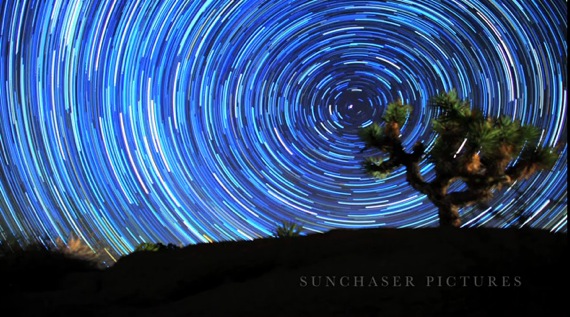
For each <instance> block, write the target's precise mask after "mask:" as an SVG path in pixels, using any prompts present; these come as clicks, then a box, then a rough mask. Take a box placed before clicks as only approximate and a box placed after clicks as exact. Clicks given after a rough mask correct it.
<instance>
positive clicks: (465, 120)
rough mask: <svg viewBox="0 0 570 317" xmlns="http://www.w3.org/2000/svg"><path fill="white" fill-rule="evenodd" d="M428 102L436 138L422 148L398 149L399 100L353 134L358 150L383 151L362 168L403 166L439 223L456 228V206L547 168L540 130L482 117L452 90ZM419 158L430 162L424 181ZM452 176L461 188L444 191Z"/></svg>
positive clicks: (551, 155)
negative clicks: (431, 168)
mask: <svg viewBox="0 0 570 317" xmlns="http://www.w3.org/2000/svg"><path fill="white" fill-rule="evenodd" d="M430 106H433V107H436V108H437V109H438V110H439V116H438V117H437V118H435V119H434V120H433V122H432V124H433V130H434V132H435V133H436V139H435V143H434V145H433V147H432V148H431V149H430V150H429V152H427V153H426V149H425V146H424V144H423V143H421V142H417V143H416V144H415V145H414V146H413V147H412V151H411V153H408V152H406V150H405V149H404V147H403V145H402V140H401V135H400V128H401V127H402V126H403V124H404V123H405V121H406V119H407V117H408V115H409V113H410V112H411V111H412V107H411V106H409V105H404V104H402V102H401V101H400V100H397V101H395V102H392V103H390V104H388V106H387V108H386V111H385V113H384V115H383V116H382V121H383V126H381V125H380V124H378V123H374V124H372V125H369V126H367V127H365V128H363V129H361V130H360V131H359V136H360V138H361V139H362V141H364V143H365V148H364V149H363V151H364V150H366V149H368V148H377V149H380V150H381V151H382V152H384V153H386V154H388V156H389V158H388V159H387V160H384V159H382V158H378V157H368V158H366V159H365V161H364V169H365V171H366V172H367V173H368V174H370V175H371V176H373V177H377V178H384V177H386V176H387V175H389V174H390V172H392V171H394V170H395V169H397V168H398V167H400V166H404V167H405V169H406V180H407V182H408V183H409V184H410V185H411V186H412V187H413V188H414V189H416V190H418V191H419V192H421V193H423V194H425V195H426V196H427V198H428V199H429V200H430V201H431V202H432V203H433V204H434V205H435V206H436V207H437V208H438V210H439V224H440V226H442V227H448V226H452V227H459V226H460V225H461V219H460V217H459V209H460V208H463V207H466V206H470V205H474V204H478V203H485V202H488V201H489V200H490V199H491V198H492V197H493V194H494V192H495V191H497V190H500V189H501V188H502V187H503V186H510V185H512V184H513V183H514V182H516V181H520V180H524V179H527V178H529V177H530V176H531V175H533V174H534V173H536V172H537V171H540V170H548V169H551V168H552V167H553V166H554V164H555V163H556V161H557V159H558V156H559V154H558V153H557V152H556V151H555V150H554V148H550V147H543V146H541V145H540V136H541V130H540V129H538V128H536V127H534V126H531V125H522V124H521V122H520V121H518V120H512V119H511V118H509V117H507V116H499V117H498V118H485V117H484V116H483V115H482V113H481V112H480V111H478V110H476V109H471V107H470V105H469V103H468V102H467V101H464V100H461V99H459V98H458V96H457V92H456V91H455V90H451V91H450V92H447V93H441V94H439V95H437V96H435V97H433V98H431V100H430ZM424 158H427V160H428V161H429V162H431V163H433V164H434V169H435V178H434V179H433V180H432V181H429V182H428V181H426V180H424V178H423V176H422V175H421V173H420V168H419V164H420V162H421V160H422V159H424ZM458 181H461V182H463V183H464V184H465V186H464V188H465V189H464V190H461V191H454V192H448V189H449V187H450V185H451V184H453V183H454V182H458Z"/></svg>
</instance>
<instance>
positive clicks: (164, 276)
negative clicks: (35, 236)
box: [0, 228, 568, 317]
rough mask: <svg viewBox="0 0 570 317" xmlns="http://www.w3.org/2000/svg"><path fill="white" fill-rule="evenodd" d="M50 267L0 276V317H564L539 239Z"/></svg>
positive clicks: (362, 238)
mask: <svg viewBox="0 0 570 317" xmlns="http://www.w3.org/2000/svg"><path fill="white" fill-rule="evenodd" d="M1 261H2V260H1V258H0V264H1ZM50 265H51V266H50ZM58 265H59V266H57V267H56V266H54V265H53V264H50V263H49V261H44V260H41V259H36V260H34V261H33V263H32V264H30V263H24V262H22V263H16V264H15V263H13V262H12V263H11V264H9V265H6V264H4V266H3V267H2V266H0V267H2V270H3V271H2V272H1V274H2V281H1V283H2V290H1V293H0V301H1V305H2V307H3V309H4V311H6V312H10V313H9V315H8V314H7V315H4V314H2V315H3V316H502V317H504V316H567V314H566V311H567V309H566V301H567V297H568V271H567V269H566V268H567V267H568V252H567V235H566V234H565V233H564V234H552V233H550V232H547V231H542V230H530V229H525V230H511V229H508V230H505V229H503V230H499V229H450V230H448V229H436V228H432V229H366V230H333V231H330V232H328V233H325V234H313V235H307V236H302V237H296V238H280V239H277V238H268V239H259V240H254V241H239V242H220V243H211V244H198V245H192V246H187V247H185V248H182V249H179V250H166V251H158V252H135V253H133V254H130V255H128V256H125V257H123V258H121V259H120V260H119V261H118V262H117V263H116V264H115V265H114V266H112V267H111V268H108V269H105V270H86V269H76V268H73V266H70V267H69V268H68V269H62V268H61V264H58Z"/></svg>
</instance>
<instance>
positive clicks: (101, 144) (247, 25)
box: [0, 0, 568, 255]
mask: <svg viewBox="0 0 570 317" xmlns="http://www.w3.org/2000/svg"><path fill="white" fill-rule="evenodd" d="M566 6H567V3H566V1H562V0H547V1H526V0H525V1H522V0H509V1H492V2H491V1H467V0H464V1H462V0H455V1H428V0H414V1H404V0H398V1H389V0H388V1H350V0H349V1H347V0H343V1H336V0H333V1H255V0H244V1H216V0H212V1H174V0H172V1H171V0H164V1H141V2H136V1H99V0H85V1H37V2H36V1H11V0H2V1H1V5H0V19H1V22H0V118H1V123H0V190H1V195H0V217H1V221H0V228H1V229H0V233H2V235H7V234H8V233H11V234H15V235H20V236H23V237H25V238H27V239H30V240H31V239H34V238H36V237H46V236H47V237H48V238H49V239H51V240H52V241H55V239H57V238H58V237H59V238H62V239H64V240H66V239H67V238H68V237H69V235H70V233H75V234H77V235H78V236H79V237H80V238H82V239H83V240H84V241H86V242H87V243H88V244H89V245H90V246H91V247H93V248H94V249H98V248H103V247H107V248H109V250H110V251H112V252H113V253H115V254H119V255H121V254H126V253H129V252H131V251H132V250H133V249H134V247H135V246H136V245H138V244H139V243H142V242H163V243H174V244H191V243H201V242H212V241H225V240H248V239H255V238H260V237H267V236H270V235H272V234H273V231H274V228H275V227H276V226H277V225H279V224H280V223H281V221H294V222H296V223H299V224H302V225H303V226H304V228H305V230H306V232H307V233H310V232H324V231H328V230H330V229H333V228H373V227H431V226H436V225H437V223H438V219H437V210H436V208H435V207H434V206H433V205H432V204H431V203H430V202H429V200H428V199H427V198H426V197H424V196H423V195H421V194H420V193H418V192H416V191H415V190H414V189H412V188H411V187H410V186H408V184H407V183H406V181H405V174H404V170H403V168H400V169H398V170H397V171H395V172H394V173H393V174H392V175H390V176H389V177H388V178H386V179H383V180H377V179H372V178H370V177H368V176H367V175H366V174H364V171H363V169H362V165H361V164H362V159H363V158H364V157H365V156H369V155H370V154H371V153H370V152H366V153H360V150H361V149H362V148H363V146H364V144H363V143H362V142H360V141H359V138H358V136H357V131H358V129H359V128H361V127H364V126H367V125H369V124H371V123H372V122H374V121H380V118H381V116H382V113H383V109H384V106H385V105H387V103H388V102H390V101H392V100H395V99H397V98H400V99H402V100H403V101H404V102H405V103H408V104H410V105H412V106H413V107H414V111H413V112H412V113H411V114H410V116H409V117H408V119H407V121H406V124H405V125H404V126H403V128H402V136H403V139H404V145H405V146H407V147H408V149H409V148H410V146H411V145H412V144H414V143H415V142H417V141H423V142H424V143H425V144H426V145H427V147H428V150H429V147H430V146H431V145H432V144H433V140H434V137H435V135H434V133H433V131H432V130H431V120H432V119H433V118H434V117H435V116H436V115H437V113H435V111H436V110H435V109H432V108H429V107H427V106H426V104H427V102H428V100H429V97H431V96H433V95H436V94H438V93H440V92H442V91H448V90H450V89H452V88H456V89H457V91H458V93H459V95H460V97H461V98H465V99H468V100H470V101H471V104H472V105H473V106H474V107H475V108H478V109H480V110H481V111H482V112H483V113H484V114H485V115H487V116H493V117H494V116H498V115H499V114H501V113H503V114H507V115H510V116H512V117H513V118H517V119H520V120H521V121H522V122H523V123H525V124H533V125H536V126H538V127H540V128H541V129H543V134H542V137H541V141H540V142H541V143H542V144H543V145H546V146H554V145H557V146H559V149H560V151H561V155H560V159H559V161H558V162H557V163H556V165H555V167H554V168H553V170H551V171H547V172H542V173H539V174H537V175H536V176H534V177H532V178H530V179H529V180H527V181H526V182H522V183H519V184H515V185H514V186H512V187H511V188H508V189H504V190H503V191H501V192H498V193H497V194H496V197H495V198H494V200H493V201H492V203H490V204H489V205H488V206H477V207H474V208H467V209H464V210H463V211H462V218H463V222H464V226H465V227H477V226H487V227H498V228H506V227H521V226H526V227H533V228H542V229H547V230H550V231H553V232H557V231H562V232H566V225H567V185H566V184H567V143H566V142H567V139H566V133H567V130H566V129H567V125H566V119H565V118H566V115H567V113H566V112H567V74H566V68H567V50H568V47H567V40H566V38H567V13H566ZM421 167H422V172H423V173H424V175H425V176H426V177H427V178H428V179H429V177H430V175H433V166H432V165H430V164H428V163H427V162H424V163H422V165H421Z"/></svg>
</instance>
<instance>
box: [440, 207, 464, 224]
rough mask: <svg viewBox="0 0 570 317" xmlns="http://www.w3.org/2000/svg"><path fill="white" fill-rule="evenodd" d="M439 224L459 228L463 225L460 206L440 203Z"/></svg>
mask: <svg viewBox="0 0 570 317" xmlns="http://www.w3.org/2000/svg"><path fill="white" fill-rule="evenodd" d="M439 226H440V227H455V228H459V227H460V226H461V218H459V207H458V206H455V205H451V204H446V205H440V206H439Z"/></svg>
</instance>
